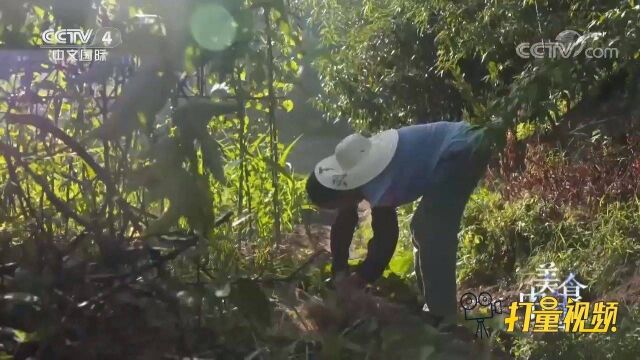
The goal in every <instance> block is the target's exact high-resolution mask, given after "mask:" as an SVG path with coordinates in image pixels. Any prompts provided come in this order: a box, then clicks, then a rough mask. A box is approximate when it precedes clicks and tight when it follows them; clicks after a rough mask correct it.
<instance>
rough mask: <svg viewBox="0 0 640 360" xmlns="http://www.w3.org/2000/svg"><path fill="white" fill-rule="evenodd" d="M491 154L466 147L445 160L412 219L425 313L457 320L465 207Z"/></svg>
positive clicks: (416, 268) (439, 164)
mask: <svg viewBox="0 0 640 360" xmlns="http://www.w3.org/2000/svg"><path fill="white" fill-rule="evenodd" d="M488 159H489V152H488V151H482V152H473V150H472V148H471V147H469V148H465V149H462V150H460V151H458V152H456V153H454V154H450V155H449V156H447V158H444V159H441V160H440V162H439V163H438V165H437V167H436V171H435V176H434V177H435V182H434V186H432V187H431V188H432V190H430V191H429V192H428V193H426V194H424V196H423V197H422V199H421V200H420V203H419V205H418V208H417V209H416V211H415V213H414V214H413V218H412V220H411V233H412V238H413V245H414V247H415V250H414V264H415V272H416V278H417V282H418V287H419V288H420V291H421V292H422V294H423V295H424V299H425V301H426V307H425V310H427V309H428V311H430V312H431V313H432V314H433V315H436V316H440V317H443V318H446V319H451V320H452V319H455V315H456V313H457V310H458V300H457V296H456V255H457V250H458V232H459V231H460V222H461V220H462V215H463V213H464V208H465V206H466V204H467V202H468V201H469V197H470V196H471V193H472V192H473V190H474V188H475V187H476V185H477V183H478V181H479V180H480V179H481V178H482V177H483V176H484V173H485V170H486V167H487V162H488Z"/></svg>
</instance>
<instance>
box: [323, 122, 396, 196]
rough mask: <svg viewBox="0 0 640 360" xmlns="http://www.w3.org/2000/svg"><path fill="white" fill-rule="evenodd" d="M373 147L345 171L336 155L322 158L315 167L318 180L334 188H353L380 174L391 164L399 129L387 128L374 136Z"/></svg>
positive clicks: (372, 139) (372, 138)
mask: <svg viewBox="0 0 640 360" xmlns="http://www.w3.org/2000/svg"><path fill="white" fill-rule="evenodd" d="M369 140H370V141H371V149H370V150H369V153H368V154H367V156H366V157H364V158H363V159H362V160H361V161H360V162H359V163H358V164H357V165H356V166H354V167H353V168H351V169H349V171H345V169H343V168H342V167H341V166H340V164H339V163H338V160H337V159H336V157H335V155H332V156H329V157H327V158H324V159H322V160H321V161H320V162H319V163H318V164H317V165H316V167H315V169H314V173H315V175H316V178H317V179H318V182H320V184H322V185H323V186H325V187H328V188H329V189H333V190H352V189H355V188H358V187H360V186H362V185H364V184H366V183H368V182H369V181H371V180H373V179H374V178H375V177H376V176H378V175H379V174H380V173H381V172H383V171H384V169H385V168H386V167H387V166H388V165H389V163H390V162H391V159H392V158H393V155H395V153H396V148H397V147H398V131H397V130H395V129H391V130H386V131H383V132H381V133H379V134H376V135H374V136H372V137H371V138H370V139H369Z"/></svg>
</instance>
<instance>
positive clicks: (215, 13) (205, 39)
mask: <svg viewBox="0 0 640 360" xmlns="http://www.w3.org/2000/svg"><path fill="white" fill-rule="evenodd" d="M190 26H191V35H192V36H193V38H194V39H195V41H196V42H197V43H198V45H200V46H201V47H203V48H205V49H207V50H212V51H220V50H224V49H226V48H228V47H229V46H231V44H233V42H234V40H235V38H236V33H237V30H238V23H237V22H236V21H235V19H234V18H233V16H232V15H231V14H230V13H229V12H228V11H227V10H226V9H225V8H224V7H222V6H220V5H216V4H203V5H200V6H198V7H197V8H196V9H195V11H194V12H193V14H192V15H191V19H190Z"/></svg>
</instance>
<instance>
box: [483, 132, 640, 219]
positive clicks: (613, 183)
mask: <svg viewBox="0 0 640 360" xmlns="http://www.w3.org/2000/svg"><path fill="white" fill-rule="evenodd" d="M517 158H518V149H517V146H516V144H515V141H514V139H513V137H511V136H510V137H509V138H508V141H507V146H506V149H505V151H504V153H503V154H502V156H501V161H500V164H499V166H498V167H496V168H493V169H492V170H491V171H489V175H488V180H489V183H490V184H495V185H496V186H498V185H497V184H498V182H496V181H495V180H498V179H500V180H502V181H500V182H499V183H500V185H499V189H500V191H501V192H502V194H503V195H504V196H505V198H507V199H513V198H519V197H522V196H525V195H535V196H538V197H540V198H541V199H543V200H545V201H548V202H550V203H553V204H556V205H558V206H562V205H565V206H577V207H581V208H583V209H585V210H587V209H590V210H595V209H597V207H598V206H599V204H601V203H602V202H603V201H604V202H609V201H626V200H630V199H633V198H634V197H636V196H638V194H639V193H640V182H639V181H638V179H639V178H640V137H629V138H628V139H627V143H626V144H625V145H612V144H609V143H606V142H597V143H587V144H585V145H583V146H582V147H581V148H580V149H577V150H572V151H565V152H561V151H559V150H557V149H555V148H554V147H552V146H550V145H548V144H544V143H539V142H532V143H529V144H527V145H526V149H525V153H524V168H523V169H522V170H518V167H519V166H518V164H517V163H516V162H517Z"/></svg>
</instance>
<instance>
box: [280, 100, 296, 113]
mask: <svg viewBox="0 0 640 360" xmlns="http://www.w3.org/2000/svg"><path fill="white" fill-rule="evenodd" d="M282 108H283V109H284V110H285V111H286V112H291V111H292V110H293V101H292V100H289V99H287V100H285V101H283V102H282Z"/></svg>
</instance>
